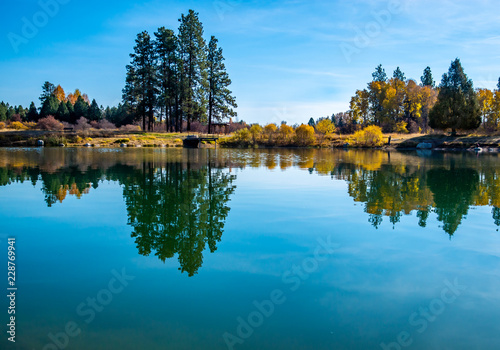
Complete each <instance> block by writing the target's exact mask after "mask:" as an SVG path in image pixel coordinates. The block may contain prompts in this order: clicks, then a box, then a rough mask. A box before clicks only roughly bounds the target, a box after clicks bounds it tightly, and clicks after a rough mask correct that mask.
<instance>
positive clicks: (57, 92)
mask: <svg viewBox="0 0 500 350" xmlns="http://www.w3.org/2000/svg"><path fill="white" fill-rule="evenodd" d="M54 96H55V97H56V98H57V100H58V101H59V102H62V101H64V100H66V93H65V92H64V89H63V88H62V87H61V85H57V86H56V88H55V89H54Z"/></svg>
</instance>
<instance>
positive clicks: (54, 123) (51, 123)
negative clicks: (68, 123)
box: [36, 115, 64, 130]
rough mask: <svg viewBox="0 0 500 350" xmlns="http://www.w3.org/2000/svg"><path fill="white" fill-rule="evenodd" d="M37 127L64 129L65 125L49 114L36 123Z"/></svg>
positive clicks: (42, 128) (41, 128)
mask: <svg viewBox="0 0 500 350" xmlns="http://www.w3.org/2000/svg"><path fill="white" fill-rule="evenodd" d="M36 128H37V129H40V130H63V129H64V126H63V124H62V123H61V122H59V121H58V120H56V118H54V117H53V116H51V115H49V116H47V117H45V118H42V119H40V120H39V121H38V123H37V124H36Z"/></svg>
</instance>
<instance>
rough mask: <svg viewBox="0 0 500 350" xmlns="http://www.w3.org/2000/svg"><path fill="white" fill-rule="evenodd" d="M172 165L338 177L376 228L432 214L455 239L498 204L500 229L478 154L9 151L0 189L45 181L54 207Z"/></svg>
mask: <svg viewBox="0 0 500 350" xmlns="http://www.w3.org/2000/svg"><path fill="white" fill-rule="evenodd" d="M171 164H176V169H177V170H176V171H191V172H192V171H203V169H205V168H206V167H207V166H209V167H210V168H211V169H228V171H229V172H231V171H232V169H233V168H240V169H243V168H245V167H265V168H267V169H270V170H273V169H276V168H280V169H282V170H286V169H288V168H291V167H297V168H300V169H307V170H308V171H309V172H311V173H317V174H318V175H327V176H331V177H332V179H336V180H342V181H346V182H347V183H348V193H349V195H350V196H351V197H352V198H353V199H354V201H356V202H360V203H364V210H365V212H366V213H367V214H368V220H369V221H370V222H371V223H372V224H373V226H374V227H376V228H377V227H378V226H379V225H380V224H381V222H382V221H383V218H384V217H388V218H389V220H390V222H391V223H392V224H394V225H395V224H396V223H398V222H399V221H400V220H401V217H402V216H403V215H408V214H410V213H412V212H416V216H417V217H418V219H419V222H418V224H419V225H420V226H422V227H425V226H426V224H427V220H428V217H429V215H430V214H431V213H435V214H436V215H437V218H438V220H439V221H441V222H442V223H443V230H444V231H445V232H447V233H448V234H450V235H452V234H454V233H455V232H456V230H457V228H458V227H459V226H460V223H461V221H462V219H463V218H465V217H466V216H467V214H468V210H469V207H470V206H492V207H493V213H492V214H493V220H494V222H495V224H496V225H497V226H500V209H499V208H500V161H499V159H498V157H497V156H496V155H485V156H484V157H481V158H480V159H479V158H478V157H475V156H474V155H473V154H449V153H431V154H430V155H429V154H425V156H424V157H422V156H421V155H420V154H419V153H418V152H410V153H401V152H384V151H373V150H366V151H357V150H349V151H344V150H333V151H332V150H316V149H271V150H224V149H222V150H208V149H200V150H183V149H169V150H162V149H149V150H147V149H131V150H119V149H118V150H111V149H59V148H54V149H50V148H47V149H26V150H19V149H3V150H0V185H6V184H8V183H10V182H12V181H28V180H29V181H31V182H32V183H34V184H35V183H36V182H37V181H42V186H43V188H42V190H43V192H44V194H45V196H46V202H47V204H48V205H49V206H50V205H52V204H53V203H55V202H57V201H58V200H59V201H62V200H64V198H66V195H67V194H70V195H76V196H81V195H82V194H85V193H88V191H89V190H90V188H91V187H93V188H97V187H98V184H99V182H100V181H103V180H115V181H119V182H120V183H122V184H124V183H125V182H126V179H124V178H123V176H122V175H121V174H123V173H129V174H130V173H134V174H136V173H137V174H138V175H137V181H139V180H140V179H142V178H144V177H146V176H149V174H155V172H158V171H160V173H162V172H164V171H165V169H167V168H169V169H170V168H171ZM134 176H135V175H134ZM154 176H155V175H154ZM154 176H153V177H154ZM140 181H142V180H140Z"/></svg>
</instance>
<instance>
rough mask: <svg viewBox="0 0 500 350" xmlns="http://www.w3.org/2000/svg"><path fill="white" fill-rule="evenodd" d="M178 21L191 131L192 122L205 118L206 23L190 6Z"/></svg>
mask: <svg viewBox="0 0 500 350" xmlns="http://www.w3.org/2000/svg"><path fill="white" fill-rule="evenodd" d="M179 22H180V26H179V36H178V37H179V55H180V59H181V77H180V88H181V91H180V98H181V107H182V112H183V114H184V117H185V119H186V122H187V129H188V131H189V130H190V129H191V122H192V121H194V120H199V121H202V120H203V119H204V118H203V117H204V115H205V107H204V105H205V101H204V90H205V89H206V67H205V66H206V65H205V63H206V56H205V46H206V44H205V40H204V39H203V25H202V23H201V22H200V19H199V17H198V13H197V12H194V11H193V10H189V13H188V14H187V15H181V18H180V19H179Z"/></svg>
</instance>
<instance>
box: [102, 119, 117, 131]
mask: <svg viewBox="0 0 500 350" xmlns="http://www.w3.org/2000/svg"><path fill="white" fill-rule="evenodd" d="M97 128H98V129H101V130H113V129H116V125H115V124H113V123H111V122H110V121H109V120H107V119H102V120H99V122H98V123H97Z"/></svg>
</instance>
